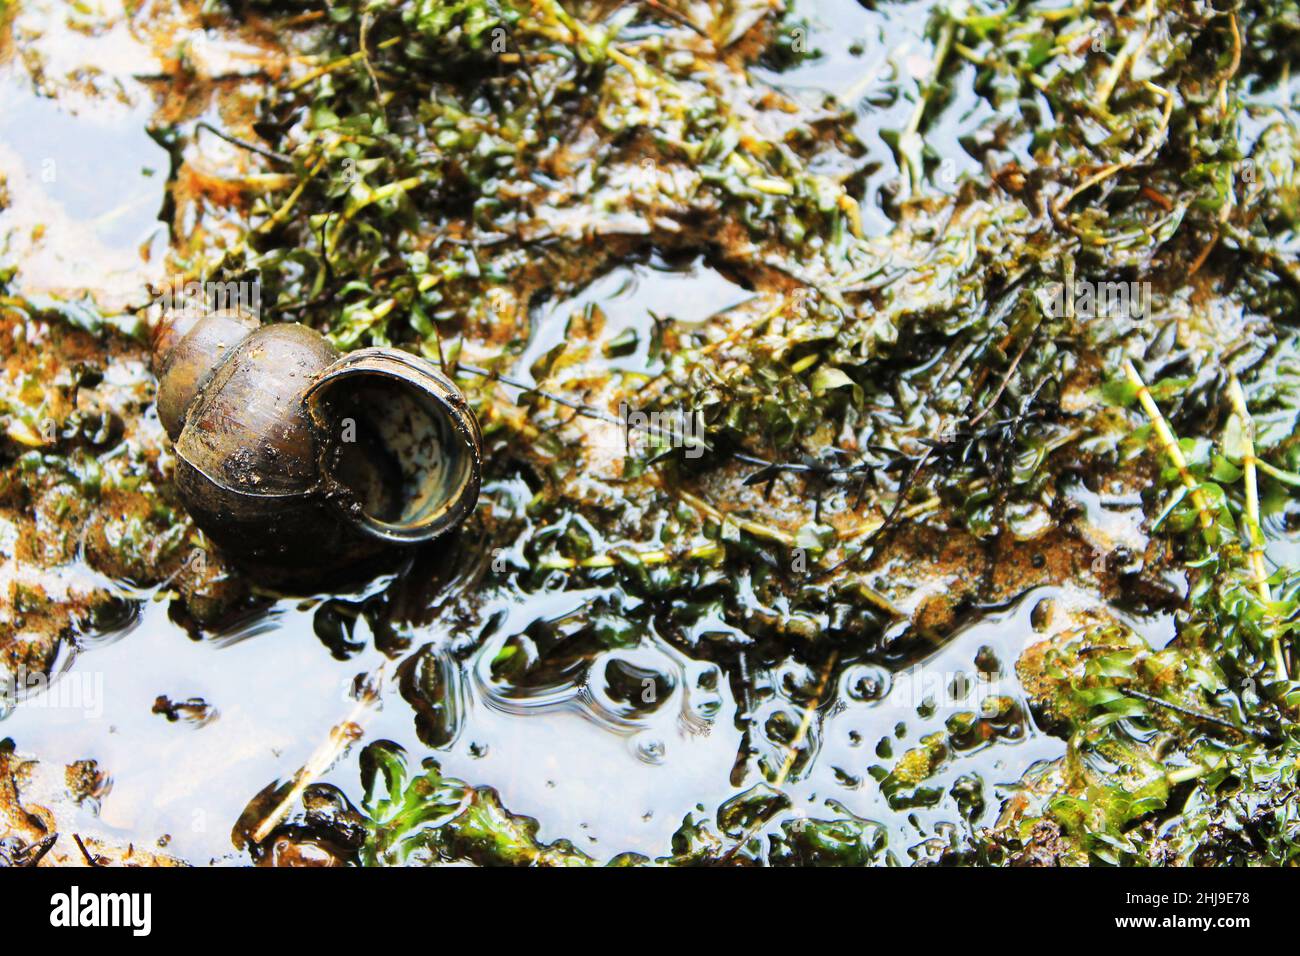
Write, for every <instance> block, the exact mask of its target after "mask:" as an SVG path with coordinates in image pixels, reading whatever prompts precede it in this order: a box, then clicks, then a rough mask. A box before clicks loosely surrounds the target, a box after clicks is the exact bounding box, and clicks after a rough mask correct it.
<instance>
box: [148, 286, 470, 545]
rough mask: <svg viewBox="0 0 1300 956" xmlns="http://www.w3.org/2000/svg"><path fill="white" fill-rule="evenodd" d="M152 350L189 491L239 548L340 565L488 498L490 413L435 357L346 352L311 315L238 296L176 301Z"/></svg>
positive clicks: (205, 524) (423, 534)
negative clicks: (303, 319)
mask: <svg viewBox="0 0 1300 956" xmlns="http://www.w3.org/2000/svg"><path fill="white" fill-rule="evenodd" d="M153 355H154V372H155V374H156V376H157V378H158V394H157V408H158V417H159V420H160V421H161V423H162V426H163V428H164V429H165V430H166V432H167V435H168V437H169V438H171V440H172V442H173V443H174V445H175V451H176V479H175V480H176V486H177V489H178V490H179V492H180V495H181V498H182V499H183V500H184V502H185V505H186V507H187V508H188V509H189V511H190V514H191V516H192V517H193V518H194V520H195V522H196V523H197V524H198V525H199V527H201V528H202V529H203V530H204V531H205V532H206V533H207V534H208V535H209V536H210V537H211V538H212V539H213V540H214V541H215V542H216V543H217V544H219V545H220V546H222V548H223V549H224V550H226V551H228V552H229V553H230V554H231V555H232V556H234V557H236V558H240V559H244V560H247V561H252V562H256V563H260V564H267V565H277V566H287V567H293V568H311V567H325V566H338V565H341V564H346V563H348V562H350V561H352V560H359V559H361V558H365V557H368V556H370V555H372V554H374V553H375V552H376V551H377V550H378V549H379V547H380V546H381V545H382V544H383V543H384V542H388V543H399V544H409V543H416V542H420V541H427V540H430V539H432V538H435V537H437V536H438V535H440V534H442V533H444V532H446V531H448V530H450V529H452V528H454V527H455V526H456V525H458V524H459V523H460V522H461V521H462V520H463V519H464V518H465V516H466V515H468V514H469V513H470V512H471V511H472V510H473V508H474V504H475V502H476V500H477V498H478V490H479V482H480V474H481V446H482V436H481V434H480V432H479V427H478V422H477V420H476V419H475V417H474V413H473V411H472V410H471V409H470V408H469V405H468V404H467V403H466V401H465V398H464V396H463V395H462V394H461V392H460V390H459V389H458V388H457V387H456V386H455V384H454V383H452V382H451V380H450V379H448V378H447V377H446V376H444V375H442V374H441V373H440V372H439V371H438V370H437V369H436V368H434V367H433V366H432V365H430V364H429V363H428V362H426V361H424V360H423V359H420V358H418V357H416V356H414V355H410V354H408V353H406V352H402V351H400V350H397V349H388V348H374V349H362V350H360V351H357V352H352V353H350V354H348V355H344V356H342V357H340V356H339V354H338V352H337V351H336V350H335V349H334V347H333V346H332V345H330V343H329V342H328V341H327V340H326V339H325V338H324V337H323V336H322V335H320V334H319V333H318V332H316V331H314V330H312V329H310V328H308V327H306V326H303V325H298V324H293V323H278V324H271V325H259V323H258V322H257V320H256V319H254V318H252V317H251V316H249V315H247V314H245V313H242V312H239V311H234V310H224V311H217V312H201V311H196V310H175V311H171V312H168V313H166V314H165V315H164V316H163V317H162V319H161V320H160V321H159V323H158V324H157V325H156V326H155V328H154V330H153Z"/></svg>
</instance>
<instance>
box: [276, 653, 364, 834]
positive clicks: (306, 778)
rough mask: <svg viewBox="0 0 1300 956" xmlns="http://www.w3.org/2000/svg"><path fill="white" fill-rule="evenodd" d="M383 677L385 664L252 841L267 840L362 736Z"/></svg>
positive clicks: (302, 770) (312, 757)
mask: <svg viewBox="0 0 1300 956" xmlns="http://www.w3.org/2000/svg"><path fill="white" fill-rule="evenodd" d="M383 677H384V665H383V664H380V665H379V669H378V670H376V671H375V673H374V674H373V675H372V676H371V677H370V678H368V679H367V683H366V688H365V690H364V691H363V692H362V693H361V694H359V695H358V697H357V702H356V704H355V705H354V706H353V707H352V711H351V712H350V713H349V714H348V715H347V717H345V718H344V719H343V721H342V722H341V723H338V724H335V725H334V726H333V727H332V728H330V732H329V736H328V737H326V738H325V740H324V741H323V742H322V743H321V745H320V746H319V747H317V748H316V750H315V752H313V753H312V755H311V756H310V757H309V758H308V759H307V762H306V763H305V764H303V766H302V769H301V770H299V771H298V774H297V776H296V777H295V778H294V781H293V786H292V787H290V788H289V792H288V793H286V794H285V795H284V796H283V797H282V798H281V799H280V802H279V803H277V804H276V805H275V807H274V808H273V809H272V810H271V812H270V813H269V814H267V815H266V817H265V818H264V819H263V820H262V822H261V823H259V824H258V825H257V827H256V828H255V829H254V830H253V832H252V838H253V842H254V843H261V842H262V841H263V840H265V839H266V838H267V836H268V835H269V834H270V833H271V831H272V830H274V829H275V828H276V827H277V826H278V825H279V824H280V821H281V820H283V819H284V816H285V814H287V813H288V812H289V810H290V809H292V807H293V805H294V804H295V803H297V802H298V799H299V798H300V797H301V796H302V793H303V791H304V790H306V789H307V788H308V787H309V786H311V785H312V784H313V783H314V782H315V781H316V780H317V778H319V777H320V775H321V774H323V773H324V772H325V771H327V770H328V769H329V768H330V767H331V766H332V765H333V764H334V761H335V760H337V759H338V758H339V755H340V754H342V753H343V751H344V750H346V749H347V748H348V746H349V745H351V744H352V743H353V742H355V741H356V739H357V738H358V737H359V736H360V735H361V729H362V727H363V726H364V722H365V721H366V720H367V719H368V718H369V717H370V715H371V714H372V713H373V712H374V704H375V702H376V701H377V700H378V699H379V689H380V686H381V685H382V682H383Z"/></svg>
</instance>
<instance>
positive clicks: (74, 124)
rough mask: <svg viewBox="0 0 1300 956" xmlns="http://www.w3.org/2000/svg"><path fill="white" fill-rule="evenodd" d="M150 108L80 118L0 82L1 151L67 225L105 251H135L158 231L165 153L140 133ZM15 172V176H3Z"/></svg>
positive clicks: (89, 111) (84, 113)
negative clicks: (88, 234) (88, 233)
mask: <svg viewBox="0 0 1300 956" xmlns="http://www.w3.org/2000/svg"><path fill="white" fill-rule="evenodd" d="M152 111H153V106H152V104H148V105H146V106H144V107H142V108H140V109H136V110H134V111H131V112H127V113H125V114H124V113H123V111H122V110H120V109H114V110H109V111H108V112H107V116H100V115H97V114H96V111H95V110H94V109H93V107H90V106H84V107H82V108H81V110H80V111H78V112H77V113H75V114H74V113H72V112H70V111H68V110H66V109H65V108H64V107H62V106H61V105H60V104H59V102H57V101H56V100H53V99H49V98H46V97H41V96H37V95H36V94H34V93H32V92H31V91H30V90H28V89H26V88H25V84H23V83H22V82H15V81H13V80H12V79H9V80H6V79H3V78H0V143H3V144H4V146H6V147H7V149H8V151H10V152H11V153H12V154H13V155H15V156H16V157H17V158H18V160H19V161H20V162H21V164H22V171H23V172H24V173H25V174H26V178H27V179H28V180H29V181H31V182H32V183H34V184H36V185H37V186H38V188H40V189H41V190H42V191H43V192H44V193H45V195H46V196H47V197H48V198H49V199H50V200H51V201H52V202H54V203H57V204H58V205H59V206H61V207H62V209H63V211H64V212H65V213H66V214H67V216H68V218H69V219H71V220H74V221H76V222H77V223H80V224H84V225H85V226H86V227H88V228H89V229H91V230H92V231H93V233H94V235H95V236H96V237H97V238H98V239H99V241H100V242H102V243H103V244H104V245H105V246H108V247H113V246H127V247H131V248H134V247H136V246H138V245H140V244H141V243H142V242H145V241H146V240H148V239H149V238H150V236H151V235H153V234H154V233H155V232H157V231H158V230H159V228H160V225H159V223H158V212H159V210H160V208H161V207H162V200H163V190H164V187H165V184H166V179H167V169H168V159H167V153H166V151H165V150H163V148H162V147H161V146H159V145H158V144H157V143H155V142H154V141H153V140H152V139H151V138H150V137H149V135H148V133H146V132H145V127H146V124H147V123H148V121H149V116H150V114H151V113H152ZM6 172H12V170H6Z"/></svg>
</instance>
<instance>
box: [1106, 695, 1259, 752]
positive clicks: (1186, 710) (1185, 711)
mask: <svg viewBox="0 0 1300 956" xmlns="http://www.w3.org/2000/svg"><path fill="white" fill-rule="evenodd" d="M1119 692H1120V693H1121V694H1123V695H1124V696H1125V697H1133V698H1136V699H1137V700H1142V701H1146V702H1147V703H1148V704H1155V705H1156V706H1158V707H1164V708H1165V709H1166V710H1172V711H1174V712H1175V713H1178V714H1182V715H1183V716H1184V717H1191V718H1193V719H1195V720H1200V721H1204V722H1205V723H1207V724H1215V725H1216V726H1219V727H1223V728H1226V729H1227V730H1232V731H1235V732H1236V733H1239V734H1246V735H1248V736H1251V737H1255V738H1256V739H1258V740H1269V741H1275V740H1277V739H1278V737H1277V734H1275V733H1273V731H1271V730H1256V729H1255V728H1254V727H1240V726H1238V725H1237V724H1234V723H1233V722H1232V721H1230V720H1225V719H1224V718H1222V717H1216V716H1214V714H1207V713H1206V712H1205V711H1203V710H1195V709H1193V708H1191V707H1184V706H1183V705H1182V704H1174V703H1170V702H1169V701H1167V700H1162V699H1161V698H1159V697H1154V696H1152V695H1151V694H1145V693H1143V692H1142V691H1140V690H1133V689H1132V688H1131V687H1121V688H1119Z"/></svg>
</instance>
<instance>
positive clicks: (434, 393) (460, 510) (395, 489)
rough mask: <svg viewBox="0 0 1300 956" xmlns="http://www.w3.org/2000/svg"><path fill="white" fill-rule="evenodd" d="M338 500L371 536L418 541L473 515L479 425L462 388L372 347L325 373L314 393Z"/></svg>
mask: <svg viewBox="0 0 1300 956" xmlns="http://www.w3.org/2000/svg"><path fill="white" fill-rule="evenodd" d="M305 402H306V407H307V410H308V412H309V414H310V416H311V419H312V422H313V424H314V426H315V427H316V429H317V432H318V435H319V436H320V438H321V439H322V440H321V449H320V452H321V458H320V466H321V474H322V477H323V479H324V481H325V484H326V489H327V491H328V492H329V493H330V498H331V500H332V501H334V502H335V504H336V505H337V506H338V507H340V508H341V510H342V511H343V512H344V514H345V515H346V516H347V517H348V518H349V519H350V520H352V521H353V522H355V523H356V525H357V526H358V527H359V528H360V529H361V530H362V531H364V532H366V533H368V534H370V535H371V536H373V537H377V538H381V539H383V540H386V541H393V542H416V541H424V540H428V539H430V538H434V537H437V536H438V535H439V534H442V533H443V532H444V531H447V530H450V529H451V528H452V527H454V526H455V525H456V524H458V523H459V522H460V521H461V520H462V519H463V518H464V517H465V516H466V515H468V514H469V512H470V511H471V510H473V507H474V504H475V502H476V501H477V498H478V490H479V481H480V454H481V453H480V444H481V438H480V436H479V430H478V423H477V422H476V421H475V420H474V415H473V412H471V411H470V409H469V407H468V405H467V404H466V403H465V400H464V398H463V396H462V395H461V394H460V391H459V390H458V389H457V388H456V386H455V385H454V384H452V382H451V381H450V380H448V379H447V378H445V377H444V376H443V375H441V374H440V373H439V372H438V371H437V370H436V369H434V368H433V366H431V365H429V364H428V363H427V362H424V361H423V360H421V359H418V358H416V357H414V356H410V355H407V354H406V353H403V352H397V351H395V350H392V349H363V350H361V351H358V352H353V353H351V354H349V355H346V356H344V357H343V358H341V359H339V360H338V361H337V362H335V363H334V364H333V365H331V366H330V367H329V368H328V369H326V370H325V371H324V372H322V373H321V374H320V376H319V377H318V378H317V379H316V381H315V382H313V383H312V385H311V387H310V388H309V389H308V390H307V393H306V396H305Z"/></svg>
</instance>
